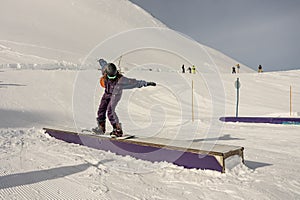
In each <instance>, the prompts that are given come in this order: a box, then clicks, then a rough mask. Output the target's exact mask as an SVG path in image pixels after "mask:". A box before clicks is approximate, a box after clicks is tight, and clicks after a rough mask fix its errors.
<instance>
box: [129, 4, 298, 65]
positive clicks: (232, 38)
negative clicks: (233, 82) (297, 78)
mask: <svg viewBox="0 0 300 200" xmlns="http://www.w3.org/2000/svg"><path fill="white" fill-rule="evenodd" d="M130 1H132V2H133V3H135V4H137V5H139V6H140V7H142V8H143V9H145V10H147V11H148V12H149V13H151V14H152V15H153V16H154V17H156V18H157V19H159V20H160V21H162V22H163V23H164V24H166V25H167V26H168V27H170V28H171V29H173V30H176V31H179V32H182V33H184V34H186V35H188V36H190V37H192V38H193V39H195V40H196V41H198V42H200V43H201V44H204V45H207V46H210V47H212V48H214V49H217V50H219V51H221V52H223V53H225V54H226V55H228V56H230V57H232V58H234V59H236V60H238V61H239V62H241V63H243V64H245V65H248V66H249V67H251V68H253V69H255V70H256V69H257V66H258V65H259V64H261V65H262V66H263V68H264V70H265V71H274V70H286V69H300V0H185V1H184V0H130Z"/></svg>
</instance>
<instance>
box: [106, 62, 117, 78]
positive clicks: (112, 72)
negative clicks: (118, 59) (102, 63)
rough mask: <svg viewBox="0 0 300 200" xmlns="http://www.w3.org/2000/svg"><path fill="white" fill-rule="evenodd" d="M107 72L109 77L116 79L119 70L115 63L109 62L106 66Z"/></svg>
mask: <svg viewBox="0 0 300 200" xmlns="http://www.w3.org/2000/svg"><path fill="white" fill-rule="evenodd" d="M105 71H106V74H107V77H108V78H109V79H114V78H116V76H117V73H118V70H117V67H116V65H115V64H113V63H108V64H107V67H106V70H105Z"/></svg>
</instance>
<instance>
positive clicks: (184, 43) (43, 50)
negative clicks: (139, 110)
mask: <svg viewBox="0 0 300 200" xmlns="http://www.w3.org/2000/svg"><path fill="white" fill-rule="evenodd" d="M0 27H1V32H0V64H1V65H2V66H3V67H7V66H13V67H16V64H18V67H21V68H28V67H29V68H32V65H34V67H35V68H57V67H53V64H55V65H57V64H58V65H59V66H62V67H63V66H71V67H72V66H74V65H75V66H76V65H77V66H78V65H80V64H82V63H83V62H85V61H86V57H87V56H90V54H91V51H93V50H95V47H97V45H99V44H102V43H103V42H105V41H107V40H109V39H115V38H114V37H118V35H121V36H122V34H125V35H126V32H128V31H132V30H136V29H137V28H143V27H152V28H153V27H154V28H155V27H156V28H157V29H155V32H154V33H153V31H151V30H150V31H147V30H146V32H143V33H139V31H136V32H134V31H133V33H132V35H131V37H130V38H129V39H128V38H124V40H123V41H119V42H118V43H116V44H115V45H113V46H108V47H106V49H105V50H108V49H109V50H111V49H112V48H113V49H117V50H118V51H119V55H115V57H110V56H111V55H107V56H106V57H105V58H106V59H108V60H112V61H113V60H114V59H116V58H117V57H120V56H122V59H123V61H124V62H123V64H124V65H126V66H127V67H129V68H131V67H132V63H134V66H135V65H142V64H145V63H157V64H163V65H166V66H170V67H176V68H177V67H178V68H180V67H181V65H182V64H186V65H192V64H195V65H196V66H198V67H199V68H211V67H215V65H217V69H218V70H219V71H220V72H224V73H230V72H231V66H233V65H235V64H236V63H238V62H237V61H235V60H233V59H231V58H229V57H227V56H225V55H224V54H222V53H220V52H218V51H215V50H213V49H211V48H208V47H205V46H203V45H201V44H199V43H197V42H195V41H192V40H190V39H188V38H187V37H182V36H181V35H180V34H178V33H175V32H171V31H170V30H169V31H165V29H164V28H165V27H166V26H165V25H163V24H162V23H160V22H159V21H158V20H156V19H155V18H153V17H152V16H151V15H150V14H148V13H147V12H145V11H144V10H143V9H141V8H140V7H138V6H136V5H134V4H132V3H131V2H129V1H127V0H88V1H85V0H76V1H75V0H66V1H59V0H53V1H49V0H40V1H36V0H26V1H18V0H3V2H2V6H1V8H0ZM112 36H113V38H111V37H112ZM179 36H181V37H179ZM143 37H144V38H147V40H148V41H150V43H149V45H148V46H145V44H143V42H144V43H147V42H145V41H144V40H143ZM125 40H127V42H130V44H129V45H131V44H133V46H132V47H131V48H129V49H130V52H128V49H126V48H125V49H124V51H121V49H122V48H124V43H125V42H126V41H125ZM178 40H180V41H178ZM134 43H140V46H137V47H136V46H134ZM155 44H159V46H158V47H157V46H155ZM141 45H143V46H142V48H141ZM191 46H193V47H191ZM195 46H197V48H195ZM134 47H136V48H137V49H138V51H136V50H137V49H134ZM149 47H151V48H152V50H153V48H155V52H150V53H149ZM183 49H184V51H185V52H188V54H193V59H192V61H190V63H189V62H186V60H184V56H186V55H181V54H182V50H183ZM125 50H126V51H125ZM174 50H178V52H177V54H176V55H175V56H174V54H173V55H172V53H174ZM166 53H167V54H166ZM175 53H176V52H175ZM103 54H104V53H103V52H99V53H98V54H96V55H94V57H92V58H91V59H92V62H90V63H89V65H90V66H93V67H94V68H96V67H97V66H95V65H96V59H97V58H99V57H103V56H105V55H103ZM182 56H183V57H182ZM141 58H142V59H141ZM7 64H10V65H7ZM37 64H43V66H42V67H41V66H39V65H37ZM49 65H50V66H49ZM242 68H243V70H242V72H252V71H253V70H251V69H249V68H248V67H247V66H242ZM214 71H215V70H214Z"/></svg>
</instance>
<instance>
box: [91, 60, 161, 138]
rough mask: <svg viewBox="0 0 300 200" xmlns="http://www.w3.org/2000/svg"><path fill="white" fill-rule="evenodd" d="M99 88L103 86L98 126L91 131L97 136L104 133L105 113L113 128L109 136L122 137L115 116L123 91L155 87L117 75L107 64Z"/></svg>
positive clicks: (112, 67)
mask: <svg viewBox="0 0 300 200" xmlns="http://www.w3.org/2000/svg"><path fill="white" fill-rule="evenodd" d="M100 83H101V86H104V88H105V92H104V94H103V96H102V98H101V102H100V105H99V109H98V117H97V123H98V126H97V127H96V128H94V129H93V131H94V132H96V133H98V134H104V133H105V130H106V128H105V123H106V112H107V116H108V119H109V121H110V123H111V125H112V127H113V131H112V132H111V133H110V135H112V136H115V137H121V136H122V135H123V131H122V127H121V124H120V122H119V118H118V116H117V114H116V106H117V104H118V102H119V101H120V99H121V97H122V91H123V89H133V88H141V87H147V86H156V83H154V82H146V81H144V80H136V79H130V78H127V77H125V76H123V75H122V74H120V73H119V71H118V70H117V67H116V66H115V65H114V64H113V63H108V64H107V65H106V66H105V67H104V71H103V76H102V78H101V80H100Z"/></svg>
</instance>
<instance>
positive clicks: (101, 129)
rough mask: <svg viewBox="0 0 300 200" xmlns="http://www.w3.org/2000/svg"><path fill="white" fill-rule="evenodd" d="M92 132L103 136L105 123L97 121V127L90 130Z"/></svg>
mask: <svg viewBox="0 0 300 200" xmlns="http://www.w3.org/2000/svg"><path fill="white" fill-rule="evenodd" d="M92 130H93V132H95V133H96V134H99V135H103V134H105V121H100V122H99V121H98V126H97V127H96V128H93V129H92Z"/></svg>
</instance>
